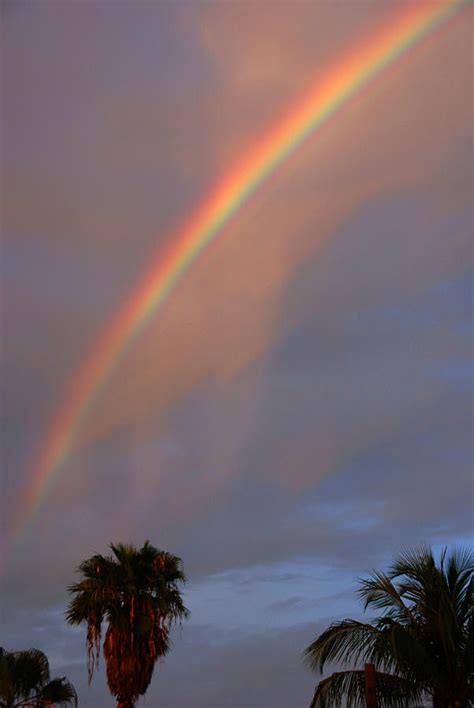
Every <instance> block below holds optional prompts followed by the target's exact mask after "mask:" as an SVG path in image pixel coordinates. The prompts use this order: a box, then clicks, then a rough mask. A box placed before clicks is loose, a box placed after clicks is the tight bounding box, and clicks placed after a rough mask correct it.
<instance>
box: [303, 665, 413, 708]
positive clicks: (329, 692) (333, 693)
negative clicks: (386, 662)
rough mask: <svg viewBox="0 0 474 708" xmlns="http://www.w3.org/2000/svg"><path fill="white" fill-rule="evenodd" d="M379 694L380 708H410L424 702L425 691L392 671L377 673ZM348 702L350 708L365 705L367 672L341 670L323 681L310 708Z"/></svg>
mask: <svg viewBox="0 0 474 708" xmlns="http://www.w3.org/2000/svg"><path fill="white" fill-rule="evenodd" d="M376 694H377V703H378V705H379V708H408V706H413V702H414V701H416V702H418V701H421V699H422V691H420V689H418V688H417V687H416V686H414V685H413V684H412V683H410V682H408V681H406V680H405V679H403V678H400V677H398V676H393V675H392V674H385V673H382V672H379V671H378V672H377V673H376ZM343 701H345V702H346V706H347V708H364V707H365V705H366V701H365V672H364V671H360V670H359V671H356V670H351V671H340V672H337V673H334V674H332V675H331V676H329V677H328V678H326V679H324V680H323V681H321V682H320V683H319V684H318V686H317V688H316V691H315V693H314V697H313V700H312V702H311V705H310V708H334V706H341V705H342V703H343Z"/></svg>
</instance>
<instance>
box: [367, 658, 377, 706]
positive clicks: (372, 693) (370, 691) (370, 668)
mask: <svg viewBox="0 0 474 708" xmlns="http://www.w3.org/2000/svg"><path fill="white" fill-rule="evenodd" d="M364 674H365V703H366V706H367V708H377V691H376V683H375V682H376V674H375V666H374V664H366V665H365V667H364Z"/></svg>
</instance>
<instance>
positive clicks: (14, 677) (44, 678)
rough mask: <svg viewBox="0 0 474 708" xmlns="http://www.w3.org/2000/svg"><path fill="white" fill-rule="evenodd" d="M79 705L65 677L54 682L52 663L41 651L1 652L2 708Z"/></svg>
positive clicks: (0, 687)
mask: <svg viewBox="0 0 474 708" xmlns="http://www.w3.org/2000/svg"><path fill="white" fill-rule="evenodd" d="M27 705H28V706H38V708H39V707H40V706H41V707H43V706H47V705H48V706H71V705H74V706H77V695H76V691H75V689H74V686H73V685H72V683H70V682H69V681H67V680H66V677H64V676H63V678H56V679H51V677H50V674H49V662H48V659H47V657H46V654H44V653H43V652H42V651H40V650H39V649H27V650H24V651H12V652H10V651H5V650H4V649H0V708H19V707H20V706H27Z"/></svg>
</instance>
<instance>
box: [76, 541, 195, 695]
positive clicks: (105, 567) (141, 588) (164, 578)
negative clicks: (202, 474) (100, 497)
mask: <svg viewBox="0 0 474 708" xmlns="http://www.w3.org/2000/svg"><path fill="white" fill-rule="evenodd" d="M110 548H111V549H112V554H113V555H109V556H102V555H99V554H97V555H94V556H92V558H89V559H88V560H85V561H84V562H83V563H81V565H80V566H79V568H78V571H79V572H80V573H81V574H82V579H81V580H80V581H79V582H78V583H76V584H74V585H71V586H70V587H69V588H68V590H69V592H70V593H71V594H72V595H73V598H72V600H71V601H70V603H69V606H68V610H67V612H66V618H67V621H68V622H69V623H70V624H74V625H78V624H81V623H82V622H85V623H86V625H87V664H88V672H89V682H90V681H91V679H92V675H93V672H94V666H97V665H98V662H99V653H100V643H101V634H102V624H103V623H105V624H107V631H106V634H105V639H104V647H103V652H104V657H105V662H106V668H107V683H108V685H109V689H110V692H111V693H112V695H114V696H115V697H116V699H117V701H118V703H117V705H118V706H119V707H120V708H133V706H134V705H135V703H136V701H137V699H138V697H139V696H142V695H143V694H144V693H145V691H146V690H147V688H148V686H149V685H150V681H151V678H152V675H153V669H154V667H155V663H156V661H157V659H158V657H163V656H164V655H165V654H166V652H167V651H168V649H169V646H170V641H169V634H170V627H171V625H172V623H173V622H175V621H178V620H183V619H185V618H187V617H188V614H189V613H188V610H187V609H186V608H185V606H184V604H183V601H182V598H181V594H180V591H179V584H180V583H184V582H185V576H184V573H183V570H182V563H181V559H180V558H177V557H176V556H173V555H171V554H170V553H166V552H165V551H161V550H159V549H157V548H155V547H154V546H152V545H151V544H150V543H149V542H148V541H146V542H145V544H144V545H143V547H142V548H140V549H137V548H135V546H130V545H123V544H117V545H114V544H111V546H110Z"/></svg>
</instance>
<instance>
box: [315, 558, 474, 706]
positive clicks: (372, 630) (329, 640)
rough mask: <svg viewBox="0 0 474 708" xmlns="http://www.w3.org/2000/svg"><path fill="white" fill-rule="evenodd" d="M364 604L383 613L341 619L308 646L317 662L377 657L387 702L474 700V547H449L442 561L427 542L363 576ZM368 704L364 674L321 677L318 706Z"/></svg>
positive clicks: (319, 666)
mask: <svg viewBox="0 0 474 708" xmlns="http://www.w3.org/2000/svg"><path fill="white" fill-rule="evenodd" d="M358 595H359V598H360V599H361V600H362V602H363V604H364V609H367V608H369V607H370V608H373V609H375V610H378V611H379V612H380V616H379V617H378V618H376V619H374V620H372V621H370V622H369V623H363V622H357V621H355V620H352V619H345V620H342V621H340V622H335V623H334V624H332V625H331V626H330V627H329V628H328V629H327V630H326V631H324V632H323V633H322V634H321V635H320V636H319V637H317V638H316V639H315V640H314V642H312V644H310V645H309V646H308V648H307V649H306V651H305V657H306V660H307V662H308V663H309V665H310V666H311V668H312V669H315V670H317V671H321V672H322V671H323V668H324V666H325V664H326V662H328V661H343V662H345V663H349V662H351V663H353V664H354V665H357V664H358V663H362V662H370V663H373V664H375V666H376V669H377V697H378V702H379V705H380V706H381V708H384V707H385V706H386V707H387V708H389V707H390V708H397V707H398V706H400V708H401V707H402V706H410V705H416V704H419V703H420V702H421V701H422V699H423V697H426V696H429V697H431V700H432V705H433V706H434V708H466V707H467V706H471V705H473V704H474V605H473V600H474V554H473V553H472V552H471V551H469V550H457V551H456V550H455V551H453V552H452V553H451V554H450V555H448V554H447V551H446V549H445V550H444V551H443V552H442V554H441V559H440V563H439V565H437V564H436V562H435V559H434V557H433V553H432V551H431V550H430V549H428V548H421V549H418V550H413V551H406V552H404V553H402V554H401V555H400V557H399V558H398V559H397V560H396V561H395V563H394V564H393V565H392V567H391V568H390V569H389V572H388V573H383V572H379V571H373V572H372V574H371V576H370V577H369V578H368V579H366V580H361V581H360V588H359V590H358ZM343 697H345V698H346V700H347V705H348V706H363V705H365V703H364V675H363V671H360V670H359V671H358V670H356V669H352V670H347V671H341V672H338V673H335V674H333V675H332V676H330V677H329V678H327V679H325V680H324V681H321V682H320V684H319V686H318V687H317V689H316V692H315V695H314V698H313V702H312V704H311V706H312V708H316V707H318V708H319V707H321V708H322V707H324V706H336V705H337V706H340V705H341V701H342V698H343Z"/></svg>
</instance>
